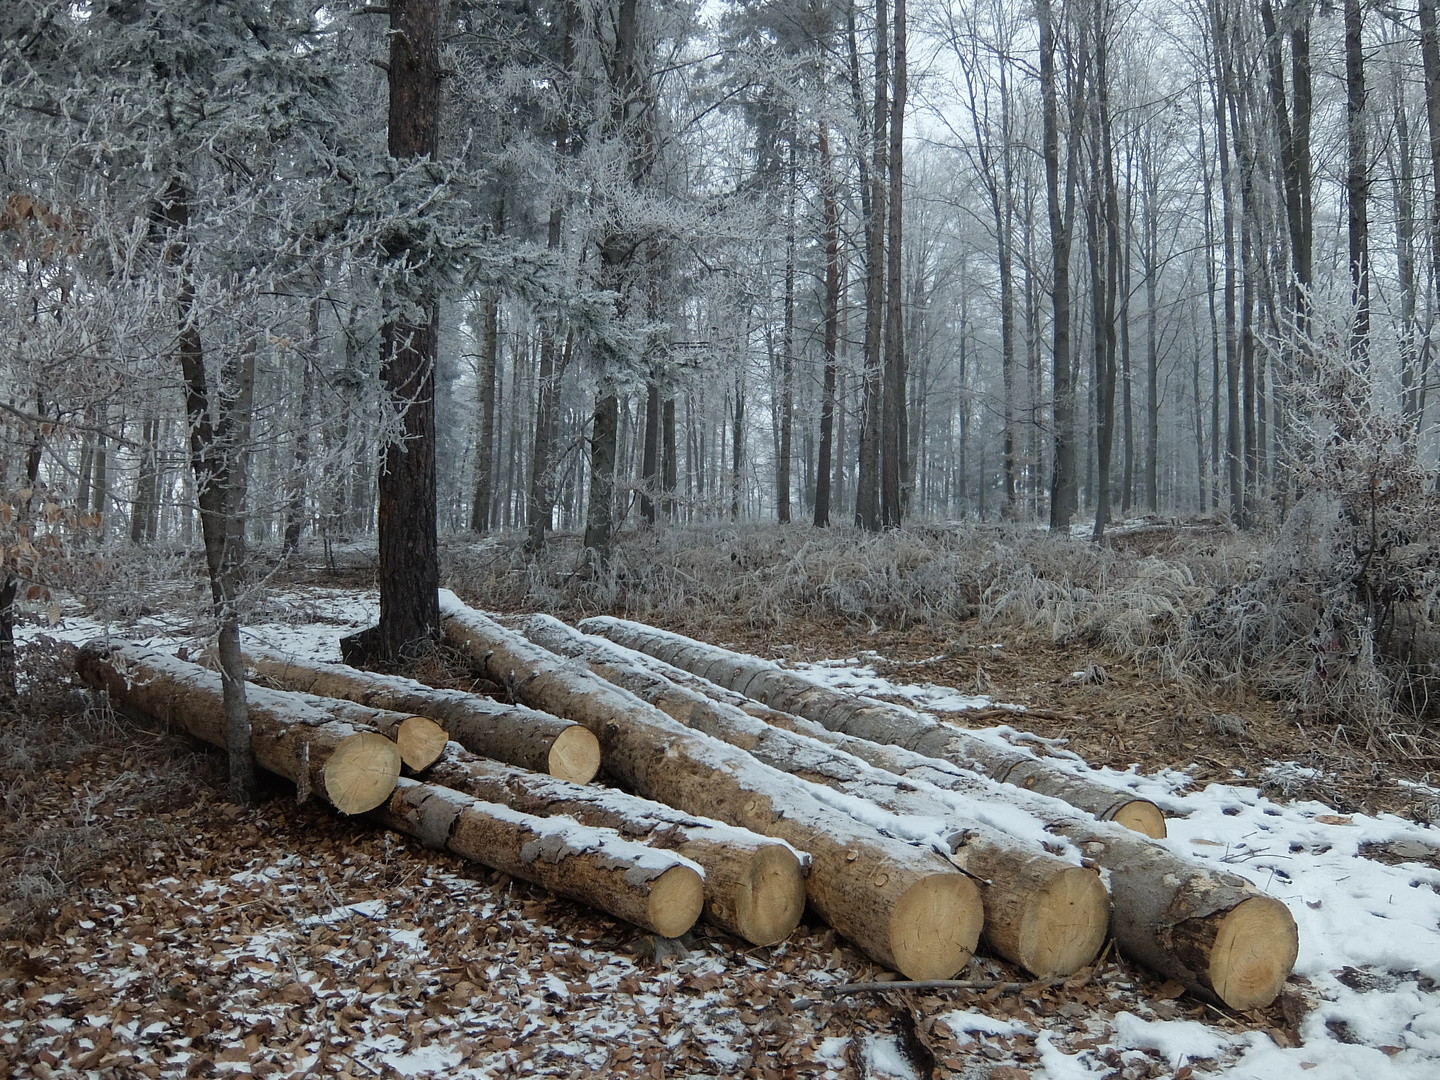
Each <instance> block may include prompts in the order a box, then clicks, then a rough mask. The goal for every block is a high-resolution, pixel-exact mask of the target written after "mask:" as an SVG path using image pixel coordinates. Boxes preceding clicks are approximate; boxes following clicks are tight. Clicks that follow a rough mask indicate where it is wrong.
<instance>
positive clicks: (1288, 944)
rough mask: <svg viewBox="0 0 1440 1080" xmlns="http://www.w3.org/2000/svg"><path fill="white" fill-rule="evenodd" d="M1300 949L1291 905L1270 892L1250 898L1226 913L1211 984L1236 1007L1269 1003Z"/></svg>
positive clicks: (1213, 951)
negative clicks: (1287, 904) (1275, 897)
mask: <svg viewBox="0 0 1440 1080" xmlns="http://www.w3.org/2000/svg"><path fill="white" fill-rule="evenodd" d="M1299 951H1300V939H1299V933H1298V931H1297V930H1296V927H1295V918H1294V916H1292V915H1291V914H1290V909H1289V908H1287V907H1286V906H1285V905H1284V904H1282V903H1281V902H1280V901H1279V900H1276V899H1274V898H1272V897H1269V896H1256V897H1252V898H1250V899H1249V900H1244V901H1242V902H1241V903H1239V904H1236V905H1235V907H1233V908H1231V909H1230V911H1229V912H1228V913H1227V914H1226V915H1225V917H1224V919H1223V920H1222V921H1221V923H1220V927H1219V929H1218V930H1217V931H1216V933H1215V944H1214V946H1213V947H1212V948H1211V950H1210V972H1209V974H1210V985H1211V986H1212V987H1213V988H1214V990H1215V994H1216V996H1217V997H1219V998H1220V1000H1221V1001H1223V1002H1224V1003H1225V1004H1226V1005H1228V1006H1230V1008H1232V1009H1236V1010H1244V1009H1256V1008H1262V1007H1264V1006H1266V1005H1269V1004H1270V1002H1272V1001H1274V1000H1275V996H1276V995H1277V994H1279V993H1280V988H1281V987H1282V986H1284V985H1285V980H1286V979H1287V978H1288V977H1289V975H1290V971H1291V969H1292V968H1294V966H1295V957H1296V956H1297V955H1298V954H1299Z"/></svg>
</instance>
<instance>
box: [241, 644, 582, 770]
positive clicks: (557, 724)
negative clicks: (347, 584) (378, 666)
mask: <svg viewBox="0 0 1440 1080" xmlns="http://www.w3.org/2000/svg"><path fill="white" fill-rule="evenodd" d="M245 662H246V664H247V665H248V666H249V667H250V669H251V670H252V671H254V672H255V674H256V675H258V676H262V677H263V678H265V679H268V680H271V681H273V682H275V683H277V684H279V685H281V686H284V687H286V688H287V689H290V690H300V691H304V692H305V693H309V694H323V695H325V696H326V697H333V698H347V699H349V700H350V701H356V702H359V703H360V704H362V705H368V706H371V707H374V708H379V709H393V710H398V711H403V712H413V713H419V714H421V715H423V716H427V717H430V718H431V719H432V720H435V721H438V722H439V723H440V724H441V725H442V726H443V727H444V728H445V730H446V731H447V732H448V733H449V737H450V738H451V739H453V740H454V741H455V742H458V743H459V744H460V745H461V746H463V747H465V748H466V749H467V750H472V751H474V752H475V753H477V754H480V755H482V756H484V757H489V758H494V759H495V760H496V761H505V762H508V763H510V764H511V765H518V766H520V767H521V768H522V769H530V770H531V771H533V772H543V773H549V774H550V775H551V776H557V777H559V778H560V779H562V780H569V781H571V782H572V783H576V784H588V783H589V782H590V781H591V780H593V779H594V778H595V774H596V772H598V771H599V769H600V743H599V741H598V740H597V739H596V738H595V736H594V735H593V734H591V733H590V729H589V728H586V727H584V726H583V725H581V724H576V723H574V722H573V721H571V720H561V719H560V718H559V717H557V716H551V715H550V714H549V713H543V712H539V711H537V710H535V709H527V708H525V707H524V706H523V705H505V704H503V703H501V702H498V701H494V700H492V699H490V698H487V697H481V696H479V695H478V694H467V693H465V692H464V691H461V690H437V689H435V688H434V687H430V686H426V685H425V684H424V683H421V682H416V681H415V680H414V679H403V678H400V677H399V676H395V675H377V674H376V673H375V672H373V671H361V670H360V669H359V668H353V667H350V666H348V665H346V664H338V663H312V662H305V661H301V660H297V659H294V658H293V657H289V656H286V655H284V654H282V653H278V652H273V651H271V650H268V649H262V648H257V647H255V646H253V645H252V646H249V647H247V648H246V650H245ZM443 748H444V745H443V743H442V745H441V749H443ZM407 764H408V762H407ZM417 771H418V770H417Z"/></svg>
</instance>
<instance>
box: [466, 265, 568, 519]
mask: <svg viewBox="0 0 1440 1080" xmlns="http://www.w3.org/2000/svg"><path fill="white" fill-rule="evenodd" d="M484 310H485V314H484V320H485V326H484V330H483V331H482V334H483V343H482V345H481V347H480V371H479V374H478V375H477V376H476V380H475V382H476V393H477V396H478V397H479V399H480V400H479V405H480V431H479V433H478V434H477V435H476V438H475V497H474V498H473V499H472V500H471V502H470V531H471V532H477V533H486V532H489V531H490V510H491V506H492V505H493V503H494V501H495V378H496V375H497V370H496V369H497V367H498V366H499V360H500V298H499V295H498V293H496V292H495V291H494V290H491V291H490V292H489V293H487V294H486V297H485V309H484ZM542 333H543V331H542ZM544 348H545V346H544V345H543V344H542V345H541V349H542V352H541V357H542V359H541V361H540V362H541V365H542V370H543V365H544V363H545V359H546V357H545V353H544V351H543V350H544ZM552 348H553V345H552ZM542 393H543V391H542Z"/></svg>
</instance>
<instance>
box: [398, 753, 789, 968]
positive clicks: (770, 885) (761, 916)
mask: <svg viewBox="0 0 1440 1080" xmlns="http://www.w3.org/2000/svg"><path fill="white" fill-rule="evenodd" d="M426 779H427V780H431V781H434V782H435V783H437V784H443V785H444V786H446V787H449V788H454V789H455V790H456V791H462V792H464V793H465V794H467V795H473V796H474V797H475V798H477V799H483V800H485V801H486V802H493V803H501V804H503V805H505V806H508V807H510V808H511V809H512V810H518V811H521V812H522V813H526V814H533V815H535V816H537V817H550V816H551V815H555V814H564V815H566V816H568V817H571V818H574V819H575V820H576V821H578V822H580V823H581V824H582V825H591V826H595V827H598V828H607V829H614V830H615V831H616V832H618V833H619V834H620V835H621V836H623V837H625V838H626V839H627V840H635V841H638V842H641V843H645V844H649V845H651V846H652V847H659V848H663V849H665V850H669V851H674V852H675V853H676V854H678V855H682V856H684V857H685V858H687V859H689V860H691V861H692V862H695V863H698V864H699V865H700V866H701V867H703V868H704V870H705V920H706V921H707V922H709V923H712V924H713V925H715V926H718V927H720V928H721V929H722V930H727V931H729V932H730V933H732V934H738V935H739V936H740V937H742V938H744V939H745V940H746V941H749V942H750V943H751V944H753V945H773V944H775V943H776V942H778V941H783V940H785V939H786V938H787V937H789V936H790V931H792V930H794V929H795V927H796V926H798V925H799V924H800V917H801V915H802V914H803V913H804V910H805V882H804V874H803V871H802V866H801V860H800V858H799V856H798V855H797V853H796V851H795V849H794V848H792V847H791V846H790V845H789V844H786V843H784V842H783V841H779V840H773V839H770V838H768V837H764V836H760V835H758V834H756V833H753V832H750V831H749V830H748V829H737V828H735V827H734V826H731V825H725V824H722V823H721V822H718V821H715V820H713V819H707V818H699V817H694V816H692V815H690V814H686V813H683V812H681V811H679V810H676V809H674V808H673V807H670V806H666V805H665V804H664V803H657V802H652V801H650V800H649V799H641V798H638V797H637V796H634V795H626V794H624V793H623V792H619V791H615V790H612V789H610V788H604V787H599V786H595V785H592V786H587V787H582V786H580V785H578V784H572V783H569V782H568V781H565V780H559V779H556V778H555V777H553V776H545V775H542V774H541V773H537V772H531V771H529V770H527V769H519V768H516V767H515V766H513V765H502V764H500V763H498V762H494V761H489V760H487V759H485V758H482V757H478V756H476V755H474V754H472V753H470V752H469V751H468V750H465V749H464V748H463V747H461V746H459V745H457V744H454V743H452V744H451V745H450V747H449V749H448V750H447V751H446V753H445V755H444V757H442V758H441V759H440V760H439V761H438V762H436V763H435V765H434V766H433V767H432V768H431V770H430V772H429V774H428V775H427V777H426ZM805 861H806V863H807V864H808V861H809V860H808V858H807V859H806V860H805Z"/></svg>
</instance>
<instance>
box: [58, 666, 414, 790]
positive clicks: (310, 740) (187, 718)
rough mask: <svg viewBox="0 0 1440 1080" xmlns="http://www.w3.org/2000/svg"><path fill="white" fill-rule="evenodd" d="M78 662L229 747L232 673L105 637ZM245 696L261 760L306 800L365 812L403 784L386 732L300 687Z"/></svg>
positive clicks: (88, 676)
mask: <svg viewBox="0 0 1440 1080" xmlns="http://www.w3.org/2000/svg"><path fill="white" fill-rule="evenodd" d="M76 663H77V670H78V671H79V673H80V676H81V678H83V679H84V680H85V681H86V682H87V683H89V684H90V685H91V686H94V687H97V688H99V689H102V690H105V691H107V692H108V693H109V694H110V697H111V698H112V699H113V700H114V701H116V702H117V703H119V704H120V705H122V706H124V707H127V708H131V709H137V710H139V711H141V712H143V713H146V714H148V715H150V716H153V717H155V718H156V719H158V720H160V721H162V722H164V723H165V724H168V725H170V726H172V727H175V728H178V729H180V730H181V731H184V732H186V733H187V734H189V735H193V736H195V738H197V739H201V740H203V741H205V742H208V743H210V744H211V745H212V746H219V747H223V748H227V749H228V748H229V733H230V727H231V724H230V717H229V715H228V713H229V706H228V701H227V700H226V699H227V697H228V695H227V694H226V693H225V690H224V688H223V683H224V682H225V681H226V680H225V677H224V676H221V675H217V674H215V673H212V672H209V671H206V670H205V669H204V668H202V667H200V666H198V665H196V664H189V663H186V662H185V661H183V660H176V659H175V658H174V657H171V656H166V655H165V654H164V653H160V652H157V651H154V650H152V649H149V648H147V647H145V646H141V645H128V644H118V643H113V642H105V641H100V640H97V641H93V642H90V643H89V644H88V645H86V646H85V647H84V648H83V649H81V651H80V656H79V659H78V660H77V662H76ZM242 685H243V684H242ZM245 700H246V712H247V727H248V728H249V731H248V732H247V734H248V736H249V740H250V746H251V747H252V749H253V753H254V758H255V761H256V762H257V763H258V764H259V765H261V766H263V767H264V768H266V769H269V770H270V771H271V772H273V773H275V774H277V775H278V776H283V777H284V778H285V779H287V780H289V781H291V782H293V783H294V784H295V785H296V788H297V789H298V796H299V798H300V801H302V802H303V801H304V800H305V798H306V796H307V795H308V794H309V793H311V792H314V793H315V794H317V795H319V796H320V797H321V798H323V799H324V800H325V801H326V802H328V803H330V804H331V805H332V806H334V807H335V808H336V809H337V810H339V811H340V812H341V813H342V814H359V813H363V812H364V811H366V810H371V809H374V808H375V807H377V806H379V805H380V804H381V803H383V802H384V801H385V800H386V799H387V798H388V797H389V796H390V793H391V792H392V791H394V790H395V781H396V778H397V777H399V775H400V750H399V749H398V748H397V747H396V745H395V744H394V743H393V742H391V741H390V740H389V739H387V738H385V737H384V736H383V735H380V734H379V733H377V732H375V731H370V730H365V729H361V728H358V727H356V726H355V725H353V724H350V723H347V722H345V721H342V720H334V719H331V716H330V715H329V714H328V713H327V712H325V711H323V710H321V709H319V708H316V707H315V705H313V704H311V703H310V702H307V701H306V700H305V699H304V698H303V697H301V696H300V695H298V694H286V693H283V692H281V691H279V690H266V689H264V688H262V687H259V686H253V685H252V686H249V687H247V688H246V699H245Z"/></svg>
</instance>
